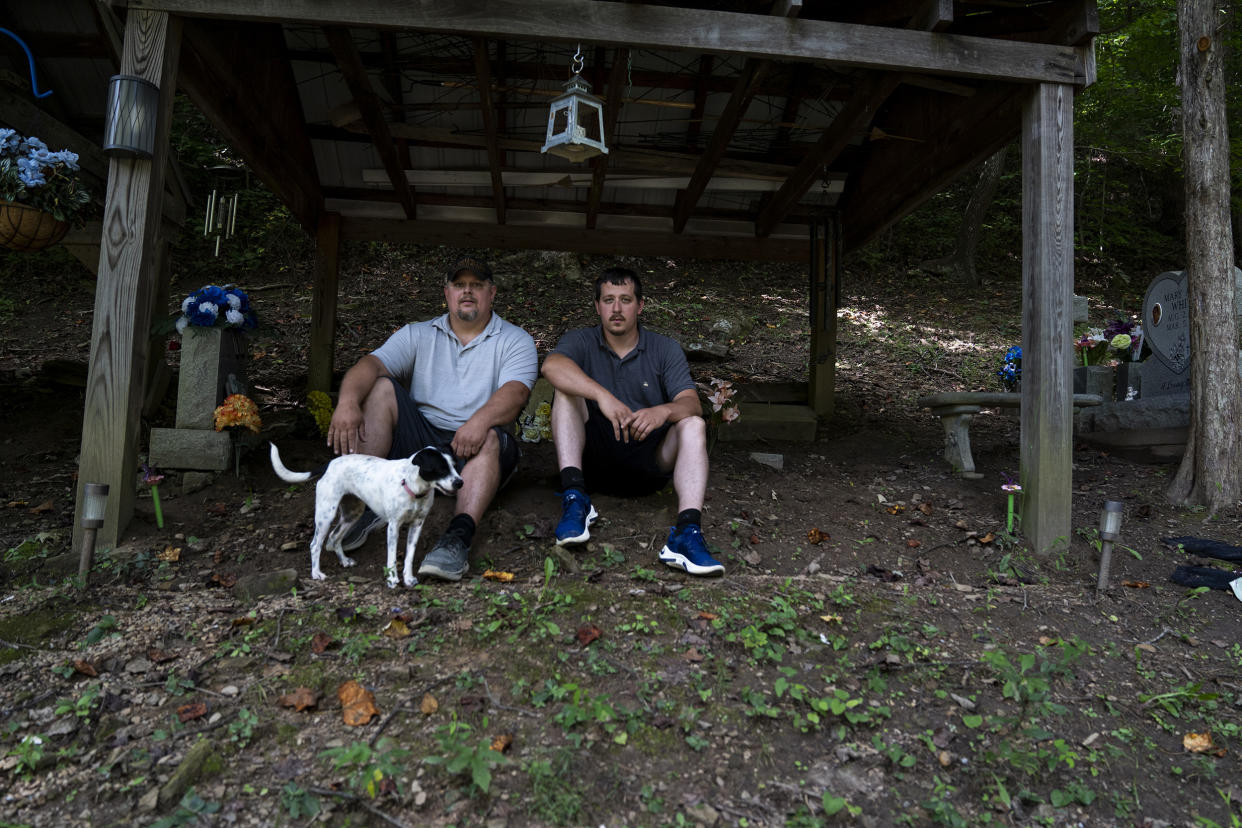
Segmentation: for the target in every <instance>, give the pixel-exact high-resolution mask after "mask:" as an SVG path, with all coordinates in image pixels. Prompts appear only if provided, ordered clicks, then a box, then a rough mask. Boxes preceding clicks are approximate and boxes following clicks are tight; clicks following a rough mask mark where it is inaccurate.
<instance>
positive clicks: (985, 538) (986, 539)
mask: <svg viewBox="0 0 1242 828" xmlns="http://www.w3.org/2000/svg"><path fill="white" fill-rule="evenodd" d="M995 539H996V535H995V534H994V533H992V532H988V533H987V534H986V535H984V536H983V537H981V538H979V543H991V542H992V541H993V540H995Z"/></svg>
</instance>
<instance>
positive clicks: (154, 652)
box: [147, 647, 177, 664]
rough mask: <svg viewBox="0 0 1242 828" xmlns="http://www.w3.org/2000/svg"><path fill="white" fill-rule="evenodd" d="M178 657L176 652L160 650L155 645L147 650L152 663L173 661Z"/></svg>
mask: <svg viewBox="0 0 1242 828" xmlns="http://www.w3.org/2000/svg"><path fill="white" fill-rule="evenodd" d="M176 657H177V654H176V653H170V652H168V651H166V650H158V649H156V648H155V647H152V648H151V649H149V650H147V658H149V659H150V660H151V663H152V664H163V663H164V662H165V661H172V660H173V659H174V658H176Z"/></svg>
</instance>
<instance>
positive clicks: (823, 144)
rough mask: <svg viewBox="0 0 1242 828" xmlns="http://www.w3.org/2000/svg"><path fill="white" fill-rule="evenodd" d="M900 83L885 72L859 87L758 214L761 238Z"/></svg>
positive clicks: (868, 121) (816, 178)
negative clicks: (813, 146)
mask: <svg viewBox="0 0 1242 828" xmlns="http://www.w3.org/2000/svg"><path fill="white" fill-rule="evenodd" d="M900 81H901V79H900V77H899V76H898V75H895V74H893V73H891V72H884V73H881V74H878V75H873V76H872V77H870V78H868V79H867V81H866V82H864V83H863V84H862V85H860V86H859V88H858V91H856V92H855V93H854V97H853V98H851V99H850V100H849V102H848V103H846V104H845V106H844V107H842V108H841V111H840V112H838V113H837V116H836V117H835V118H833V119H832V125H831V126H829V127H828V128H827V129H826V130H824V134H823V135H821V136H820V139H819V141H817V142H816V144H815V148H814V149H812V150H811V151H810V152H809V153H807V154H806V156H805V157H804V158H803V159H802V162H801V163H800V164H798V166H797V167H796V168H795V169H794V171H793V174H791V175H790V176H789V178H788V179H786V181H785V184H784V186H782V187H781V189H780V190H778V191H777V193H776V195H774V196H773V197H772V200H771V201H770V202H768V204H767V206H766V207H764V209H763V211H762V212H761V213H760V214H759V218H758V219H757V220H756V221H755V235H757V236H760V237H762V236H767V235H769V234H770V233H771V232H772V230H773V228H775V227H776V225H777V223H778V222H779V221H780V220H781V219H782V218H784V217H785V214H786V213H788V212H789V210H790V209H791V208H792V207H793V205H794V204H796V203H797V202H798V200H799V199H801V198H802V196H803V195H805V194H806V191H807V190H809V189H810V188H811V185H812V184H814V183H815V182H816V181H817V180H818V178H819V175H820V173H821V171H822V170H823V168H824V167H825V166H827V165H830V164H831V163H832V162H833V161H834V160H835V159H836V157H837V155H838V154H839V153H840V152H841V150H843V149H845V145H846V144H848V143H849V142H850V140H851V139H853V138H854V136H855V135H857V134H859V133H860V132H862V131H863V130H864V129H865V128H866V127H867V125H868V124H870V123H871V119H872V118H873V117H875V112H876V109H878V108H879V107H880V105H881V104H883V103H884V101H885V100H887V99H888V96H889V95H890V94H891V93H892V91H893V90H894V89H896V88H897V85H898V84H899V83H900Z"/></svg>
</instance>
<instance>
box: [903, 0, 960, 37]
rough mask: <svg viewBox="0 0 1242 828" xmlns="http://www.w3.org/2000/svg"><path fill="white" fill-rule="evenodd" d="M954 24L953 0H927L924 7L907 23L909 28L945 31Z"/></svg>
mask: <svg viewBox="0 0 1242 828" xmlns="http://www.w3.org/2000/svg"><path fill="white" fill-rule="evenodd" d="M952 25H953V0H925V2H924V3H923V6H922V8H920V9H919V10H918V11H917V12H915V13H914V16H913V17H911V18H910V20H909V22H907V23H906V28H907V29H914V30H916V31H920V32H943V31H944V30H945V29H947V28H949V27H950V26H952Z"/></svg>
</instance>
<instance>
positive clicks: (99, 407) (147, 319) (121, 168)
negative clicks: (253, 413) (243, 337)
mask: <svg viewBox="0 0 1242 828" xmlns="http://www.w3.org/2000/svg"><path fill="white" fill-rule="evenodd" d="M180 34H181V32H180V21H179V20H177V19H176V18H170V16H169V15H166V14H161V13H159V12H142V11H136V10H131V11H130V13H129V16H128V18H127V20H126V23H125V46H124V53H123V57H122V61H121V71H122V72H124V73H125V74H129V75H136V76H138V77H141V78H143V79H145V80H147V81H149V82H151V83H153V84H155V85H156V86H157V87H159V90H160V103H159V115H158V118H157V119H156V130H155V148H156V149H155V157H154V158H153V159H150V160H140V159H130V158H112V159H110V160H109V173H108V194H107V198H106V200H105V206H104V219H103V226H104V227H105V228H106V232H105V233H104V239H103V245H102V248H101V251H100V257H99V278H98V279H97V280H96V288H95V319H94V324H93V327H92V330H91V357H90V367H89V369H88V372H87V380H86V404H85V408H84V410H83V416H82V448H81V459H80V461H79V465H78V483H77V505H76V512H75V515H74V521H73V526H74V539H75V548H76V547H77V545H78V544H79V543H80V541H81V536H82V530H81V517H82V505H83V502H82V491H83V488H84V486H85V485H86V483H87V482H91V483H105V484H107V485H108V486H109V488H110V492H109V497H108V503H107V511H106V514H105V518H104V525H103V528H102V529H100V530H99V532H98V533H97V536H96V542H97V544H98V546H99V548H105V547H112V546H116V544H117V542H118V540H119V539H120V538H121V537H122V536H123V535H122V533H123V532H124V530H125V526H126V525H127V524H128V523H129V520H130V517H131V516H132V515H133V510H134V473H135V472H136V471H137V468H138V437H139V426H140V425H141V419H142V417H141V413H142V402H143V374H144V371H145V368H146V360H147V348H148V344H149V343H148V334H149V331H150V323H151V310H152V300H153V298H154V294H155V285H154V282H155V278H156V269H157V267H156V264H157V261H158V259H159V256H158V249H159V248H158V245H159V230H160V221H161V218H160V200H161V198H162V197H163V193H164V181H163V176H164V169H165V155H166V154H167V152H168V132H169V124H170V123H171V122H172V108H173V106H172V103H173V94H174V92H175V90H176V83H175V78H176V75H177V56H178V48H179V44H180V39H181V38H180Z"/></svg>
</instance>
